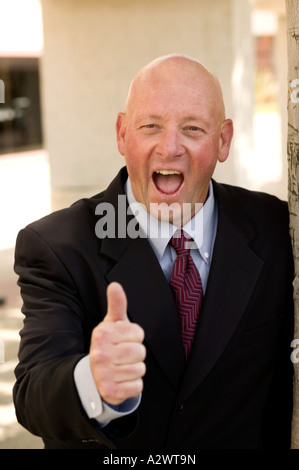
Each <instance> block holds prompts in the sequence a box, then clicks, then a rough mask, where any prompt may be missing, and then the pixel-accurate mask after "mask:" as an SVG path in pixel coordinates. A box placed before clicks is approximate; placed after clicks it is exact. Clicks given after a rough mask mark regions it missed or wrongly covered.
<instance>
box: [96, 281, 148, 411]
mask: <svg viewBox="0 0 299 470" xmlns="http://www.w3.org/2000/svg"><path fill="white" fill-rule="evenodd" d="M107 304H108V308H107V314H106V316H105V318H104V320H103V321H102V322H101V323H99V324H98V325H97V326H96V327H95V328H94V330H93V332H92V336H91V345H90V352H89V354H90V366H91V371H92V374H93V378H94V381H95V383H96V386H97V389H98V391H99V394H100V395H101V397H102V399H103V400H105V401H106V402H107V403H109V404H111V405H119V404H120V403H122V402H124V401H125V400H126V399H127V398H132V397H135V396H138V395H139V394H140V393H141V392H142V390H143V380H142V377H143V376H144V374H145V364H144V359H145V356H146V349H145V346H144V345H143V344H142V342H143V340H144V331H143V329H142V328H141V327H140V326H139V325H137V324H136V323H131V322H130V321H129V319H128V316H127V297H126V294H125V292H124V290H123V288H122V286H121V285H120V284H118V283H117V282H113V283H111V284H109V286H108V289H107Z"/></svg>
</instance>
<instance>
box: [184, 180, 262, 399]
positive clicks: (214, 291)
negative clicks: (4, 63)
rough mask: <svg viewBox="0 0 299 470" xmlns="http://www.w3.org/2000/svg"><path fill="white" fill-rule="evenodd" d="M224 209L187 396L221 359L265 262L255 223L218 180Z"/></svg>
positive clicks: (187, 373) (187, 374)
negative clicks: (257, 249)
mask: <svg viewBox="0 0 299 470" xmlns="http://www.w3.org/2000/svg"><path fill="white" fill-rule="evenodd" d="M214 189H215V190H216V191H215V194H216V197H217V200H218V208H219V209H218V210H219V215H218V217H219V220H218V231H217V236H216V241H215V246H214V252H213V261H212V265H211V269H210V275H209V280H208V286H207V291H206V296H205V300H204V304H203V309H202V312H201V315H200V319H199V323H198V328H197V332H196V336H195V338H194V343H193V348H192V351H191V355H190V358H189V361H188V364H187V367H186V371H185V376H184V381H183V384H182V388H181V397H180V398H181V399H182V400H183V399H186V397H187V396H189V395H190V394H191V393H192V392H193V391H194V390H195V388H196V387H198V386H199V385H200V383H201V382H202V381H203V380H204V378H205V377H206V376H207V374H208V373H209V372H210V371H211V369H212V368H213V366H214V365H215V364H216V362H217V360H218V359H219V358H220V356H221V354H222V353H223V351H224V349H225V347H226V346H227V344H228V343H229V341H230V339H231V337H232V335H233V333H234V331H235V329H236V327H237V325H238V323H239V322H240V320H241V318H242V316H243V314H244V312H245V310H246V307H247V305H248V302H249V299H250V297H251V295H252V293H253V291H254V288H255V285H256V282H257V280H258V277H259V275H260V272H261V269H262V266H263V261H262V260H261V259H260V258H259V257H258V256H257V255H256V254H255V253H254V252H253V251H252V249H251V248H250V246H249V242H250V241H251V240H252V239H253V238H254V236H255V230H254V228H253V227H252V226H251V225H250V223H249V222H248V223H247V222H246V223H245V225H244V222H241V221H242V220H244V217H240V213H241V212H240V211H243V209H242V208H238V207H237V205H238V204H237V203H236V201H234V200H230V201H229V200H228V199H229V198H227V195H226V193H225V191H224V190H223V189H222V187H221V186H220V185H217V184H215V183H214Z"/></svg>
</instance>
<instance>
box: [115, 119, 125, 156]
mask: <svg viewBox="0 0 299 470" xmlns="http://www.w3.org/2000/svg"><path fill="white" fill-rule="evenodd" d="M115 127H116V138H117V146H118V150H119V152H120V154H121V155H124V154H125V136H126V115H125V113H118V115H117V120H116V126H115Z"/></svg>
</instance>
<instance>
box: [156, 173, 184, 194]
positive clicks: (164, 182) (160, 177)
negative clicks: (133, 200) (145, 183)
mask: <svg viewBox="0 0 299 470" xmlns="http://www.w3.org/2000/svg"><path fill="white" fill-rule="evenodd" d="M153 182H154V185H155V186H156V188H157V189H158V191H160V192H161V193H164V194H168V195H169V194H174V193H176V192H177V191H178V190H179V189H180V187H181V186H182V184H183V182H184V175H183V174H182V173H180V172H179V171H176V170H157V171H155V172H154V173H153Z"/></svg>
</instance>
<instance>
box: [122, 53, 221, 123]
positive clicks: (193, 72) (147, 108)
mask: <svg viewBox="0 0 299 470" xmlns="http://www.w3.org/2000/svg"><path fill="white" fill-rule="evenodd" d="M220 104H221V90H220V88H219V86H218V83H217V82H216V80H215V79H214V77H213V76H212V75H211V74H210V73H209V72H208V71H207V70H206V69H204V68H203V67H202V66H200V64H198V63H192V62H191V63H190V61H169V62H167V61H166V62H165V63H162V64H159V65H158V66H156V67H152V68H149V69H145V70H142V71H141V72H140V73H139V74H138V75H137V77H136V78H135V80H134V81H133V83H132V86H131V90H130V94H129V98H128V102H127V107H128V109H129V110H130V111H131V113H132V114H135V115H136V114H140V113H143V114H144V113H145V112H146V113H151V114H157V113H158V114H159V113H161V114H165V113H167V112H171V113H174V112H176V113H179V112H180V113H187V114H190V115H202V114H207V113H214V114H215V112H216V113H217V108H219V105H220Z"/></svg>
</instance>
